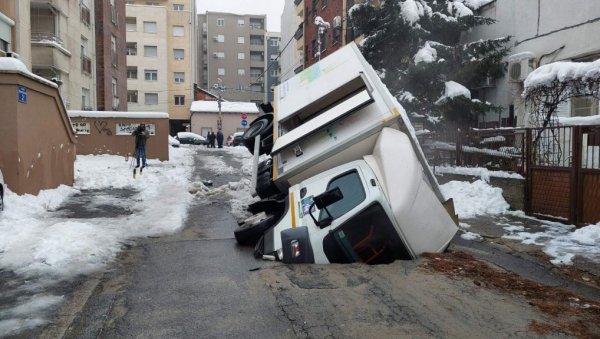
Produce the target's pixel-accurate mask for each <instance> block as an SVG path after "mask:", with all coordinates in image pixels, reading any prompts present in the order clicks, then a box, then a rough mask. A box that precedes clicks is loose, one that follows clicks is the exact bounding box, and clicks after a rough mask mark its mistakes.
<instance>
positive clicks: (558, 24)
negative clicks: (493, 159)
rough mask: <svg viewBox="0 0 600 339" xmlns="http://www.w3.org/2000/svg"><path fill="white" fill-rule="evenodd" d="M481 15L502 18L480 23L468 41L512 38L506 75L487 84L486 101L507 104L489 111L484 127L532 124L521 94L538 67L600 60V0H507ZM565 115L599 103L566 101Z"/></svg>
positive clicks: (577, 113)
mask: <svg viewBox="0 0 600 339" xmlns="http://www.w3.org/2000/svg"><path fill="white" fill-rule="evenodd" d="M481 15H483V16H485V17H489V18H492V19H494V20H496V23H494V24H492V25H489V26H480V27H477V28H475V29H473V30H472V32H471V33H470V34H469V35H468V36H467V37H466V38H467V40H468V41H476V40H478V39H490V38H497V37H500V36H508V35H510V36H512V39H511V41H510V43H509V44H510V47H511V48H512V49H511V52H510V53H509V54H510V56H509V57H508V58H507V60H506V61H507V62H508V71H507V74H506V75H505V77H504V78H503V79H498V80H497V81H496V82H489V83H486V84H482V87H481V89H480V92H479V93H477V94H478V95H477V96H478V97H479V98H480V99H484V100H488V101H490V102H492V103H494V104H496V105H500V106H503V107H504V108H505V109H504V111H503V112H502V113H501V114H500V115H498V114H493V115H492V114H488V115H487V116H486V117H485V120H483V121H480V126H481V127H491V126H497V125H510V123H511V120H514V119H516V122H515V121H513V125H516V126H524V125H526V124H527V123H528V121H527V120H528V119H527V118H526V116H525V113H526V112H525V111H526V109H525V106H524V102H523V100H522V97H521V94H522V92H523V80H524V79H525V78H526V77H527V75H528V74H529V73H530V72H531V71H532V70H533V69H535V68H537V67H539V66H541V65H545V64H548V63H551V62H555V61H593V60H596V59H598V58H600V38H598V32H600V1H590V0H569V1H564V0H543V1H533V0H502V1H494V2H492V3H490V4H489V5H487V6H484V7H482V8H481ZM558 114H559V116H581V115H594V114H598V101H597V100H595V99H590V98H577V99H573V100H571V101H570V102H568V103H566V104H564V105H562V106H561V107H560V109H559V112H558Z"/></svg>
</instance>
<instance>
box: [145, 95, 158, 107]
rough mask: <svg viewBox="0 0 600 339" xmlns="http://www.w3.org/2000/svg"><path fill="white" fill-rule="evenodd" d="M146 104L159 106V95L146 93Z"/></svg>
mask: <svg viewBox="0 0 600 339" xmlns="http://www.w3.org/2000/svg"><path fill="white" fill-rule="evenodd" d="M144 104H146V105H158V93H144Z"/></svg>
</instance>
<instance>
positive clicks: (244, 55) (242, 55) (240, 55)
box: [238, 53, 246, 60]
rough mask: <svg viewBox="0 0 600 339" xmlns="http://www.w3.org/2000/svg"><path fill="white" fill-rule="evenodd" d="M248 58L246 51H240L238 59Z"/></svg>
mask: <svg viewBox="0 0 600 339" xmlns="http://www.w3.org/2000/svg"><path fill="white" fill-rule="evenodd" d="M244 59H246V53H238V60H244Z"/></svg>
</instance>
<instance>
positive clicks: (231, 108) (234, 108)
mask: <svg viewBox="0 0 600 339" xmlns="http://www.w3.org/2000/svg"><path fill="white" fill-rule="evenodd" d="M190 111H192V112H219V103H218V102H217V101H204V100H200V101H194V102H192V107H191V108H190ZM221 112H223V113H258V112H259V111H258V107H256V104H255V103H253V102H236V101H223V102H221Z"/></svg>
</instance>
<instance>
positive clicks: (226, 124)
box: [190, 113, 258, 138]
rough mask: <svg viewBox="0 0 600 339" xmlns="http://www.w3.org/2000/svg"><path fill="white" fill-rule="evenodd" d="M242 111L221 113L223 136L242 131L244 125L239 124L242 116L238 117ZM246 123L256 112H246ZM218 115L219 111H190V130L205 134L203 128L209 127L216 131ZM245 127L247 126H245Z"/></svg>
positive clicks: (254, 117)
mask: <svg viewBox="0 0 600 339" xmlns="http://www.w3.org/2000/svg"><path fill="white" fill-rule="evenodd" d="M241 114H242V113H223V114H222V121H223V134H224V135H225V138H227V137H228V136H229V135H231V134H233V133H235V132H238V131H243V130H244V127H243V126H242V125H241V121H242V118H241V117H240V116H241ZM247 115H248V118H247V119H246V120H247V121H248V124H249V123H250V122H252V121H254V119H256V117H257V116H258V113H247ZM218 117H219V113H192V129H191V131H190V132H193V133H196V134H201V135H203V136H206V133H203V132H202V131H203V129H204V130H206V129H208V128H209V129H211V130H212V131H213V132H215V133H216V132H217V119H218ZM246 127H247V126H246Z"/></svg>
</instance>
